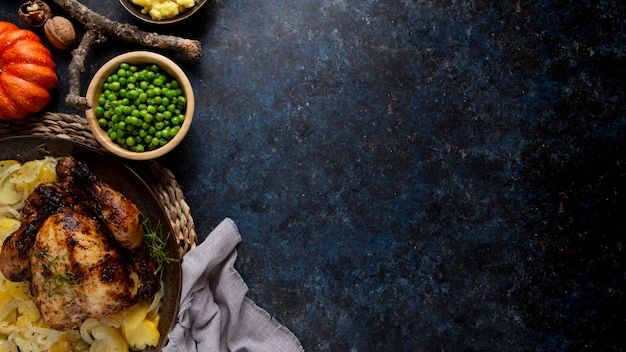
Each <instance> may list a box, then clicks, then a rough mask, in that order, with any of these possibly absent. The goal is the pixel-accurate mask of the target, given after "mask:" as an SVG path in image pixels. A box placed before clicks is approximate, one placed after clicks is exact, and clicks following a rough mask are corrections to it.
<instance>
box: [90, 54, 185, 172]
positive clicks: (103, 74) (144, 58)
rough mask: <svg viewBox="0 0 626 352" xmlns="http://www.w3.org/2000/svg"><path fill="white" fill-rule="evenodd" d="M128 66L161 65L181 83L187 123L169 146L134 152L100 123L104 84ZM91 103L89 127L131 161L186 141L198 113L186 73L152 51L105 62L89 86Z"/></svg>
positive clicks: (154, 155)
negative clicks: (96, 109) (97, 110)
mask: <svg viewBox="0 0 626 352" xmlns="http://www.w3.org/2000/svg"><path fill="white" fill-rule="evenodd" d="M124 62H126V63H128V64H131V65H138V66H143V65H149V64H157V65H158V66H159V67H160V68H161V69H162V70H163V71H165V72H167V73H168V74H169V75H170V76H172V77H173V78H175V79H176V80H178V82H179V84H180V87H181V88H182V90H183V94H184V95H185V98H186V99H187V107H186V110H185V120H184V121H183V123H182V125H181V127H180V130H179V132H178V133H177V134H176V136H174V137H173V138H172V139H171V140H169V141H168V142H167V144H165V145H163V146H161V147H159V148H157V149H154V150H149V151H148V150H147V151H144V152H134V151H131V150H128V149H125V148H123V147H122V146H120V145H118V144H117V143H115V142H114V141H112V140H111V138H110V137H109V135H108V134H107V131H105V130H104V129H102V128H101V127H100V125H99V123H98V117H97V116H96V113H95V108H96V107H97V106H98V97H99V96H100V94H101V93H102V84H103V83H104V81H106V79H107V77H109V76H110V75H111V74H113V73H114V72H116V71H117V70H118V68H119V66H120V64H122V63H124ZM86 98H87V101H88V102H89V103H90V104H91V106H92V108H91V109H89V110H87V111H85V115H86V117H87V122H88V123H89V128H90V130H91V132H92V133H93V135H94V137H95V138H96V140H97V141H98V142H99V143H100V145H102V147H103V148H105V149H106V150H108V151H109V152H111V153H113V154H115V155H117V156H120V157H122V158H125V159H130V160H150V159H155V158H158V157H160V156H163V155H165V154H166V153H168V152H170V151H171V150H172V149H174V148H175V147H176V146H177V145H178V144H180V142H181V141H182V140H183V139H184V138H185V136H186V135H187V132H188V131H189V128H190V126H191V122H192V120H193V114H194V106H195V103H194V95H193V89H192V87H191V83H190V82H189V79H188V78H187V76H186V75H185V73H184V72H183V70H182V69H181V68H180V67H179V66H178V65H177V64H176V63H174V62H173V61H172V60H170V59H168V58H166V57H165V56H163V55H160V54H157V53H154V52H150V51H132V52H128V53H125V54H122V55H119V56H116V57H114V58H113V59H111V60H109V61H108V62H107V63H105V64H104V65H103V66H102V67H101V68H100V69H99V70H98V71H97V72H96V74H95V75H94V77H93V78H92V80H91V82H90V83H89V87H88V88H87V95H86Z"/></svg>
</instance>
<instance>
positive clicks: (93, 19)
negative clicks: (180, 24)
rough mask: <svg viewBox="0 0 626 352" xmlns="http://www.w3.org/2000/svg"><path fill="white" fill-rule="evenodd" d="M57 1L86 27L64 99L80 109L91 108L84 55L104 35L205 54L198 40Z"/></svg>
mask: <svg viewBox="0 0 626 352" xmlns="http://www.w3.org/2000/svg"><path fill="white" fill-rule="evenodd" d="M54 2H55V3H57V5H59V6H60V7H61V8H62V9H63V10H65V11H66V12H67V13H68V14H69V15H70V16H71V17H72V18H74V19H75V20H77V21H78V22H80V23H81V24H82V25H83V26H84V27H85V35H84V37H83V39H82V40H81V42H80V44H79V46H78V47H77V48H76V49H75V50H74V51H72V61H71V63H70V67H69V74H70V92H69V94H68V96H67V97H66V100H65V102H66V104H68V105H69V106H70V107H73V108H75V109H77V110H88V109H90V108H91V106H90V104H89V102H87V99H86V98H84V97H81V96H80V74H81V73H82V72H83V71H84V70H85V68H84V67H85V66H84V63H85V58H86V56H87V53H88V52H89V49H90V47H91V46H92V45H93V44H95V43H96V42H98V41H102V40H103V38H105V37H111V38H118V39H120V40H123V41H127V42H130V43H135V44H140V45H142V46H146V47H152V48H158V49H166V50H174V51H179V52H182V53H184V54H185V55H186V56H187V58H188V59H190V60H198V59H200V58H201V57H202V56H204V53H203V52H202V46H201V44H200V41H198V40H191V39H186V38H181V37H177V36H172V35H162V34H158V33H151V32H146V31H143V30H141V29H139V28H138V27H137V26H134V25H131V24H128V23H120V22H117V21H113V20H110V19H108V18H106V17H104V16H102V15H100V14H98V13H95V12H93V11H91V10H90V9H89V8H88V7H87V6H85V5H83V4H81V3H80V2H78V1H77V0H54Z"/></svg>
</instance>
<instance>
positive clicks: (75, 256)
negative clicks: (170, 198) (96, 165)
mask: <svg viewBox="0 0 626 352" xmlns="http://www.w3.org/2000/svg"><path fill="white" fill-rule="evenodd" d="M56 171H57V182H54V183H46V184H42V185H39V186H38V187H37V188H36V189H35V191H34V192H33V193H32V194H31V195H29V197H28V198H27V199H26V202H25V206H24V209H23V212H22V220H21V224H20V227H19V228H18V230H16V231H15V232H14V233H13V234H12V235H11V236H9V237H8V238H7V239H6V240H5V242H4V243H3V245H2V251H1V252H0V271H2V274H3V275H4V276H5V277H6V278H8V279H9V280H12V281H25V280H30V288H31V293H32V294H33V297H34V300H35V303H36V305H37V307H38V308H39V311H40V313H41V316H42V318H43V320H44V321H45V322H46V323H47V324H49V325H50V326H51V327H52V328H55V329H58V330H66V329H70V328H75V327H77V326H78V325H79V324H80V323H81V322H82V321H84V320H85V319H86V318H88V317H96V318H98V317H104V316H106V315H109V314H113V313H116V312H118V311H120V310H122V309H124V308H127V307H129V306H131V305H133V304H135V303H137V302H139V301H142V300H146V299H150V298H152V297H153V296H154V294H155V293H156V292H157V291H158V290H159V289H160V282H159V279H158V277H157V276H156V274H155V270H154V264H153V262H152V259H151V257H150V254H149V252H148V250H147V249H146V248H145V247H144V246H142V241H143V236H144V233H143V226H142V219H141V214H140V212H139V210H138V209H137V207H136V205H135V204H134V203H133V202H132V201H130V200H129V199H128V198H126V197H125V196H124V195H123V194H121V193H119V192H118V191H116V190H114V189H113V188H112V187H111V186H109V185H108V184H106V183H104V182H102V181H99V180H98V179H97V178H96V177H95V175H94V174H93V173H92V172H91V171H90V170H89V168H88V167H87V166H86V164H84V163H82V162H80V161H78V160H77V159H75V158H74V157H71V156H68V157H64V158H63V159H61V160H60V161H59V163H58V164H57V168H56Z"/></svg>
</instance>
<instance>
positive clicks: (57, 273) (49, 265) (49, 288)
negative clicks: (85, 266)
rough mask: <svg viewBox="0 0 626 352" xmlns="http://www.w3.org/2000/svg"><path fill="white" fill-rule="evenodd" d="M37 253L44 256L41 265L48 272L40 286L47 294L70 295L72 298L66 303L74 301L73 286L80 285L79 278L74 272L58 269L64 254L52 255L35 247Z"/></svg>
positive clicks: (74, 292) (75, 294)
mask: <svg viewBox="0 0 626 352" xmlns="http://www.w3.org/2000/svg"><path fill="white" fill-rule="evenodd" d="M37 250H39V253H40V254H41V256H42V257H43V258H44V261H43V265H44V266H45V268H46V270H47V271H48V272H49V273H50V275H49V276H47V277H46V278H45V279H44V282H43V283H42V285H41V286H42V287H43V289H44V291H45V292H46V293H47V294H48V296H50V297H52V296H65V295H71V297H72V299H71V300H70V301H69V302H68V303H67V304H72V303H73V302H74V301H76V298H77V296H78V295H77V293H76V291H74V290H73V288H75V287H78V286H81V285H82V283H80V279H79V278H78V275H77V274H76V273H75V272H72V271H62V270H59V265H60V263H59V262H60V261H61V260H62V259H63V258H64V256H60V255H56V256H54V257H52V256H51V255H50V254H49V253H48V252H47V251H45V250H44V249H42V248H39V247H38V248H37Z"/></svg>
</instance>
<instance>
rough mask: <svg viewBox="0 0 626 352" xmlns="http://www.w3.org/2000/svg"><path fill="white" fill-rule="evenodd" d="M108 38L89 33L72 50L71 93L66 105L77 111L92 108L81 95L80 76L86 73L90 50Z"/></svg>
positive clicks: (70, 68) (93, 32)
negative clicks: (86, 62)
mask: <svg viewBox="0 0 626 352" xmlns="http://www.w3.org/2000/svg"><path fill="white" fill-rule="evenodd" d="M106 40H107V38H106V37H104V36H99V35H98V33H96V32H95V31H87V32H86V33H85V35H83V38H82V39H81V41H80V43H79V44H78V46H77V47H76V49H74V50H72V61H71V62H70V65H69V76H70V78H69V80H70V92H69V94H68V95H67V97H66V98H65V104H66V105H68V106H70V107H73V108H74V109H77V110H83V111H84V110H89V109H91V108H92V106H91V104H90V103H89V101H88V100H87V98H85V97H83V96H81V95H80V75H81V74H82V73H83V72H84V71H85V59H86V57H87V53H88V52H89V48H90V47H91V46H92V45H93V44H94V43H96V42H104V41H106Z"/></svg>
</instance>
